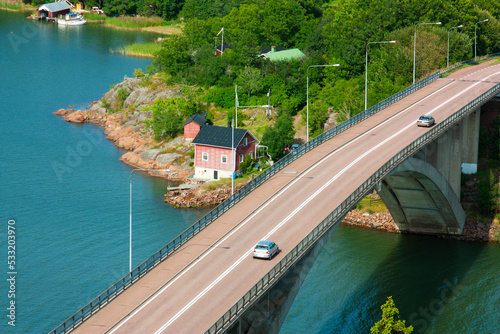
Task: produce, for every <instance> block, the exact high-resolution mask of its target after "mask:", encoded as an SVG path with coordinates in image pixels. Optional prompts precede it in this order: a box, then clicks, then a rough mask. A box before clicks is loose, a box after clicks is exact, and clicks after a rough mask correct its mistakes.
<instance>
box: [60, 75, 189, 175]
mask: <svg viewBox="0 0 500 334" xmlns="http://www.w3.org/2000/svg"><path fill="white" fill-rule="evenodd" d="M141 82H142V80H141V79H139V78H126V79H125V80H124V81H123V82H121V83H119V84H116V85H115V86H114V87H113V88H112V89H111V90H110V91H109V92H107V93H106V94H104V95H103V98H102V99H101V100H99V101H95V102H92V104H91V105H90V107H89V109H85V110H76V109H73V108H68V109H59V110H57V111H56V112H54V114H55V115H59V116H63V119H64V120H65V121H67V122H72V123H85V122H89V123H93V124H96V125H99V126H101V127H103V128H104V133H105V135H106V139H109V140H111V141H113V142H114V144H115V145H116V146H118V147H120V148H123V149H125V150H127V151H128V152H127V153H125V154H124V155H122V156H121V157H120V160H121V161H122V162H124V163H126V164H128V165H130V166H132V167H134V168H144V169H170V170H171V171H170V172H168V173H152V174H153V175H154V176H160V177H164V178H166V179H168V180H171V181H178V182H187V179H188V177H189V175H191V174H192V167H190V166H189V162H191V159H190V157H189V151H191V150H192V147H191V145H190V143H189V142H187V141H185V140H184V138H183V137H182V136H180V137H178V138H175V139H174V140H171V141H168V142H159V143H158V142H156V141H154V139H153V135H152V131H151V130H149V129H147V128H146V126H145V124H144V123H143V121H144V120H146V119H147V118H149V117H151V115H152V112H151V111H148V110H143V108H144V107H148V106H151V105H152V104H153V103H154V101H156V100H157V99H158V98H169V97H175V96H180V93H179V92H178V91H177V90H175V89H171V88H170V89H169V88H168V87H165V85H162V84H161V83H158V84H157V85H156V88H155V89H153V90H151V89H149V88H146V87H143V86H142V85H141ZM120 90H121V91H126V92H127V97H126V99H124V101H121V100H120V98H119V93H118V92H119V91H120Z"/></svg>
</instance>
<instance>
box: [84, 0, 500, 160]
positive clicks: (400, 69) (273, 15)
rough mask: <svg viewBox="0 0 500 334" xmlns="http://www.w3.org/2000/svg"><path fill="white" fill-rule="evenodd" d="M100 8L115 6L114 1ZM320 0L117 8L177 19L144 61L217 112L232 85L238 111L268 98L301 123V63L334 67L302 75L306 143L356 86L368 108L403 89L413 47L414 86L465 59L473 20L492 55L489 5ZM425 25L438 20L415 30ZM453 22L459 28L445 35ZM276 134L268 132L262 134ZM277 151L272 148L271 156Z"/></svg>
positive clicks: (342, 115)
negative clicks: (276, 52) (295, 56)
mask: <svg viewBox="0 0 500 334" xmlns="http://www.w3.org/2000/svg"><path fill="white" fill-rule="evenodd" d="M95 2H97V1H95ZM100 2H101V3H102V5H103V6H105V5H108V6H114V7H116V8H118V7H119V6H120V5H119V4H118V3H117V2H116V0H102V1H100ZM323 3H324V1H322V0H274V1H266V0H245V1H243V0H230V1H222V0H200V1H198V0H185V1H180V0H171V1H162V0H155V1H154V2H143V1H142V0H136V1H129V2H127V4H126V5H124V4H122V5H121V6H122V7H123V6H125V7H124V8H123V9H121V12H128V11H130V10H132V9H131V8H132V7H133V6H135V7H136V8H137V11H138V12H139V11H141V10H143V9H144V8H146V7H148V6H147V4H149V5H153V6H152V7H151V6H149V8H150V9H151V10H153V9H154V11H155V12H156V13H157V14H158V13H160V12H161V14H160V15H161V16H162V17H172V15H174V14H175V13H177V15H180V16H183V17H184V20H185V21H184V23H185V28H184V35H182V36H172V37H169V38H167V39H166V40H165V41H164V42H163V45H162V50H161V51H160V52H159V53H158V56H157V58H155V60H154V61H153V64H154V66H155V68H156V69H157V70H160V71H164V72H166V73H168V74H169V79H168V80H169V81H170V82H171V83H183V84H185V83H188V84H191V85H197V86H201V87H203V88H205V89H206V90H208V93H207V95H206V96H205V97H204V100H205V101H206V102H213V103H214V104H215V105H216V106H218V107H223V108H227V109H230V108H234V103H235V101H234V86H235V85H237V86H238V88H240V89H241V91H244V92H245V93H246V94H240V96H239V98H240V104H241V105H244V103H246V102H249V101H251V102H257V101H259V102H258V103H260V101H266V102H265V103H267V96H266V95H267V94H268V92H270V104H271V105H273V106H274V107H279V110H280V112H282V113H283V114H289V115H290V116H289V117H291V116H295V115H296V114H297V113H298V112H301V113H303V119H305V118H306V117H305V116H306V115H305V114H306V109H307V108H306V81H307V80H306V76H307V72H308V66H310V65H325V64H336V63H338V64H340V66H339V67H336V68H330V69H321V70H320V69H316V70H312V71H309V86H310V87H309V88H310V92H309V121H310V123H309V128H310V135H311V136H313V137H314V136H316V135H318V134H320V133H321V132H322V131H323V127H324V123H325V120H326V119H327V117H328V116H329V113H330V112H335V113H337V114H338V116H337V121H343V120H345V119H347V118H349V117H351V116H353V115H356V114H357V113H359V112H361V111H362V110H364V94H365V84H366V87H367V89H366V93H367V104H368V107H369V106H372V105H374V104H376V103H378V102H380V101H382V100H383V99H385V98H387V97H389V96H391V95H392V94H394V93H396V92H398V91H400V90H402V89H403V88H405V87H407V86H408V85H410V84H411V83H412V79H413V78H412V76H413V66H414V64H413V52H414V47H415V50H416V52H415V55H416V59H415V60H416V61H415V68H416V78H417V80H418V79H420V78H422V77H424V76H426V75H427V74H429V73H432V72H434V71H436V70H438V69H441V68H444V67H445V66H446V63H447V57H448V50H449V61H450V64H454V63H456V62H459V61H463V60H467V59H470V58H473V56H474V30H475V24H476V22H478V21H480V20H484V19H488V20H489V21H488V22H486V23H481V24H480V25H478V26H477V33H478V34H477V53H478V55H483V54H486V53H494V52H500V40H499V39H498V37H497V36H500V22H499V21H498V15H499V10H498V6H497V4H496V3H495V1H493V0H478V1H474V0H454V1H441V0H421V1H408V0H339V1H337V2H336V4H335V6H328V7H326V6H325V7H322V5H323ZM87 5H88V4H87ZM131 6H132V7H131ZM181 7H182V10H180V8H181ZM146 9H147V8H146ZM179 10H180V11H179ZM430 22H441V23H442V24H441V25H416V24H417V23H430ZM458 25H463V27H461V28H457V29H453V30H451V32H450V30H449V29H450V28H451V27H456V26H458ZM222 28H224V30H223V36H224V42H225V43H229V46H228V45H227V44H226V48H225V49H224V53H223V55H222V56H220V55H218V56H216V55H215V50H216V49H215V46H216V45H219V44H220V43H221V42H222V30H221V29H222ZM415 32H417V39H416V44H415V45H414V36H415ZM448 36H449V37H450V38H449V45H448ZM388 40H395V41H396V42H397V43H395V44H370V48H369V53H368V63H366V58H365V56H366V50H367V43H368V42H375V41H388ZM270 46H281V47H284V48H288V49H291V48H299V49H300V50H302V51H303V52H304V53H305V54H306V55H307V58H306V59H301V60H293V61H289V62H288V61H282V62H270V61H268V60H264V59H263V58H258V57H257V56H258V55H259V54H260V53H261V52H262V51H261V50H260V48H261V47H270ZM366 69H368V71H366ZM366 72H367V73H366ZM365 75H367V80H366V82H365ZM263 103H264V102H263ZM280 122H282V121H280ZM277 124H278V123H277ZM269 131H271V130H269ZM276 133H277V132H276V131H275V132H273V133H272V132H269V133H268V137H269V138H271V137H272V136H273V135H274V134H276ZM272 141H274V139H273V140H272ZM283 142H284V140H281V144H280V145H281V146H282V145H283ZM280 145H277V146H280ZM281 149H282V148H281V147H280V148H279V149H278V148H276V149H275V154H278V153H279V151H280V150H281Z"/></svg>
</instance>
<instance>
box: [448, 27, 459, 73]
mask: <svg viewBox="0 0 500 334" xmlns="http://www.w3.org/2000/svg"><path fill="white" fill-rule="evenodd" d="M462 27H463V24H461V25H459V26H456V27H451V28H450V29H448V54H447V57H446V68H448V67H449V66H450V31H451V29H457V28H462Z"/></svg>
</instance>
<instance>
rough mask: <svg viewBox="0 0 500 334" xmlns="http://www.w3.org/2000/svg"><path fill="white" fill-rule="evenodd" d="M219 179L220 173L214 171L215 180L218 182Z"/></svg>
mask: <svg viewBox="0 0 500 334" xmlns="http://www.w3.org/2000/svg"><path fill="white" fill-rule="evenodd" d="M218 179H219V173H218V172H217V171H216V170H214V180H218Z"/></svg>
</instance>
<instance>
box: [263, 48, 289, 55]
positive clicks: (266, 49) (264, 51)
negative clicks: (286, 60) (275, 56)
mask: <svg viewBox="0 0 500 334" xmlns="http://www.w3.org/2000/svg"><path fill="white" fill-rule="evenodd" d="M273 48H274V50H275V51H283V50H286V49H285V48H284V47H282V46H261V47H259V51H260V53H261V54H262V53H268V52H271V51H272V50H273Z"/></svg>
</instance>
